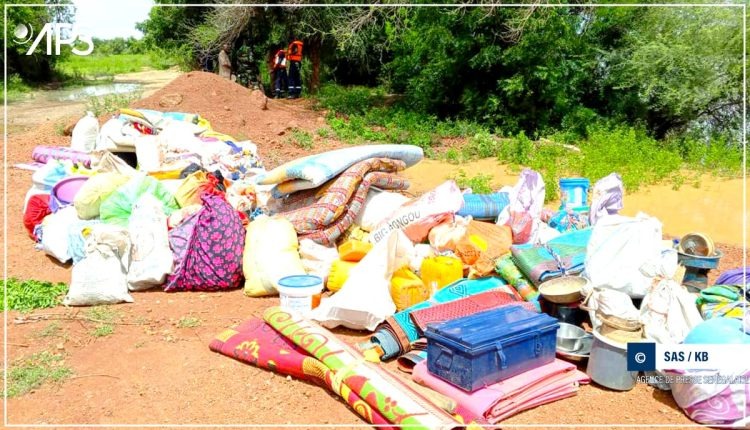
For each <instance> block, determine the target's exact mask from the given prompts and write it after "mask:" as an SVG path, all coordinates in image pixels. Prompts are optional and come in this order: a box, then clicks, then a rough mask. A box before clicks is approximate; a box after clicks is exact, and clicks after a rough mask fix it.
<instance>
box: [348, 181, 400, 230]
mask: <svg viewBox="0 0 750 430" xmlns="http://www.w3.org/2000/svg"><path fill="white" fill-rule="evenodd" d="M408 201H409V198H408V197H406V196H405V195H403V194H399V193H390V192H387V191H376V190H373V189H370V191H369V192H368V193H367V199H366V200H365V204H364V207H363V208H362V211H361V212H360V213H359V214H358V215H357V218H356V220H355V221H354V224H356V225H358V226H360V227H361V228H362V230H365V231H371V230H372V229H374V228H375V227H376V226H377V225H378V223H380V222H381V221H383V220H384V219H385V218H387V217H388V215H390V214H391V213H393V211H395V210H396V209H398V208H399V207H400V206H401V205H403V204H404V203H406V202H408Z"/></svg>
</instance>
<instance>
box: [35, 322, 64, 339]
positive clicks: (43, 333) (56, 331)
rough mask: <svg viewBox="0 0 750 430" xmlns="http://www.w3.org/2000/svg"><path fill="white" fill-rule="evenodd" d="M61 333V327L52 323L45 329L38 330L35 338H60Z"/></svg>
mask: <svg viewBox="0 0 750 430" xmlns="http://www.w3.org/2000/svg"><path fill="white" fill-rule="evenodd" d="M61 332H62V327H60V323H58V322H53V323H51V324H50V325H48V326H47V327H45V328H43V329H41V330H39V332H38V333H36V335H35V336H36V337H58V336H60V334H61Z"/></svg>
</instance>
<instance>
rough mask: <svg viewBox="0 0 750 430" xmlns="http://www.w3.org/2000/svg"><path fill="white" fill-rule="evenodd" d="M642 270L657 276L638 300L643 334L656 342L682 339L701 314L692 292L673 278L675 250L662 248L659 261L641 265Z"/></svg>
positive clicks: (675, 259)
mask: <svg viewBox="0 0 750 430" xmlns="http://www.w3.org/2000/svg"><path fill="white" fill-rule="evenodd" d="M641 271H642V272H643V274H644V275H645V276H648V277H650V278H656V282H654V286H653V287H652V288H651V289H650V290H649V291H648V293H646V296H645V297H644V298H643V302H642V303H641V311H640V314H641V315H640V316H641V322H642V323H643V325H644V329H645V334H646V337H647V338H649V339H651V340H653V341H655V342H658V343H665V344H671V343H681V342H682V341H683V340H685V336H687V335H688V333H690V330H692V329H693V328H694V327H695V326H697V325H698V324H700V323H701V322H703V318H702V317H701V314H700V312H698V308H697V307H696V306H695V296H693V295H692V294H690V293H689V292H688V291H687V290H686V289H685V287H683V286H682V285H680V284H678V283H677V282H675V281H674V280H673V279H672V278H673V277H674V275H675V272H676V271H677V251H675V250H674V249H667V250H664V251H662V253H661V258H660V260H659V261H656V262H653V263H649V264H646V265H644V266H643V267H642V269H641Z"/></svg>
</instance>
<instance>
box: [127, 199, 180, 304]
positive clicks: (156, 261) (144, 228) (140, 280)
mask: <svg viewBox="0 0 750 430" xmlns="http://www.w3.org/2000/svg"><path fill="white" fill-rule="evenodd" d="M128 231H129V233H130V239H131V240H132V242H133V246H132V248H131V250H130V269H129V270H128V288H129V289H130V290H131V291H141V290H146V289H149V288H151V287H154V286H157V285H161V284H163V283H164V281H165V280H166V278H167V275H169V274H170V273H171V272H172V251H171V250H170V249H169V236H168V233H167V217H166V216H165V215H164V212H163V211H162V210H161V202H160V201H159V200H157V199H156V197H154V196H152V195H150V194H144V195H143V196H141V197H140V198H139V199H138V201H137V202H136V204H135V206H133V214H132V215H131V216H130V225H129V227H128Z"/></svg>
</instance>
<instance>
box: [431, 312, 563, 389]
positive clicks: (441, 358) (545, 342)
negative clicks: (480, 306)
mask: <svg viewBox="0 0 750 430" xmlns="http://www.w3.org/2000/svg"><path fill="white" fill-rule="evenodd" d="M559 326H560V325H559V324H558V323H557V320H556V319H555V318H552V317H551V316H549V315H547V314H538V313H535V312H531V311H528V310H526V309H524V308H522V307H520V306H512V305H511V306H505V307H502V308H497V309H492V310H489V311H484V312H480V313H477V314H474V315H470V316H467V317H463V318H457V319H454V320H450V321H445V322H442V323H437V324H428V325H427V329H426V330H425V336H426V337H427V369H428V370H429V371H430V373H432V374H433V375H435V376H437V377H439V378H440V379H443V380H445V381H447V382H449V383H451V384H453V385H455V386H457V387H459V388H461V389H463V390H465V391H469V392H473V391H476V390H478V389H480V388H484V387H486V386H488V385H491V384H494V383H497V382H500V381H502V380H503V379H508V378H510V377H512V376H515V375H518V374H520V373H523V372H526V371H529V370H532V369H535V368H537V367H539V366H543V365H545V364H548V363H551V362H552V361H553V360H554V359H555V343H556V340H557V329H558V327H559Z"/></svg>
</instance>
